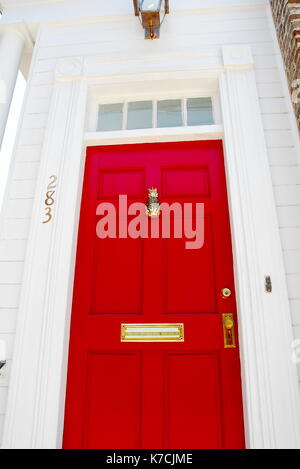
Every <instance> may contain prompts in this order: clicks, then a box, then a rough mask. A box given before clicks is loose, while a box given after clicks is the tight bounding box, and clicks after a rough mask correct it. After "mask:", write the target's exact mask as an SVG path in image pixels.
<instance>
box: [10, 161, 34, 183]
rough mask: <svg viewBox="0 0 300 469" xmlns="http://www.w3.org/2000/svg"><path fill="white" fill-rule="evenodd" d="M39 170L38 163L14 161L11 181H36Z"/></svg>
mask: <svg viewBox="0 0 300 469" xmlns="http://www.w3.org/2000/svg"><path fill="white" fill-rule="evenodd" d="M38 170H39V162H38V161H19V160H18V159H17V160H16V163H15V166H14V170H13V175H12V177H13V179H14V180H19V181H20V180H28V179H36V177H37V175H38Z"/></svg>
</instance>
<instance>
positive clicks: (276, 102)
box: [259, 70, 288, 115]
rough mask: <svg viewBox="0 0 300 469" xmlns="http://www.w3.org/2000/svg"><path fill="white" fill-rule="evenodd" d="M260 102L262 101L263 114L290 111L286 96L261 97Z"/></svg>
mask: <svg viewBox="0 0 300 469" xmlns="http://www.w3.org/2000/svg"><path fill="white" fill-rule="evenodd" d="M271 71H273V70H271ZM261 83H264V82H261ZM272 83H273V82H272ZM259 102H260V108H261V112H262V114H263V115H264V114H277V113H287V112H288V111H287V103H286V100H285V98H274V97H273V98H260V100H259Z"/></svg>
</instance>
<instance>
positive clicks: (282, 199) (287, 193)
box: [272, 166, 300, 207]
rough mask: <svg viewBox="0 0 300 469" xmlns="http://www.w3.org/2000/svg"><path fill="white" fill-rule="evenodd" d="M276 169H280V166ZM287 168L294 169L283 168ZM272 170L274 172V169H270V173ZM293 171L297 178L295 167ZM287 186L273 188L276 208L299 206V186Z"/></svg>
mask: <svg viewBox="0 0 300 469" xmlns="http://www.w3.org/2000/svg"><path fill="white" fill-rule="evenodd" d="M276 168H278V169H280V166H276ZM287 168H294V167H293V166H287V167H285V169H287ZM273 170H274V167H273V168H272V171H273ZM294 171H296V176H297V172H298V168H297V167H296V168H295V169H294ZM286 174H287V172H286ZM278 179H280V178H278ZM288 184H289V185H286V186H275V187H274V195H275V201H276V205H277V206H278V207H282V206H287V205H299V206H300V185H292V184H290V183H288Z"/></svg>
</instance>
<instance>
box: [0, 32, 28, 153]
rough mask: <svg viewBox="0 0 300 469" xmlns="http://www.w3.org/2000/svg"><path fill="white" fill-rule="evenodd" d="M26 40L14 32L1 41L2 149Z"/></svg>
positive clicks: (0, 122) (0, 138) (0, 141)
mask: <svg viewBox="0 0 300 469" xmlns="http://www.w3.org/2000/svg"><path fill="white" fill-rule="evenodd" d="M24 45H25V39H24V38H23V37H22V35H21V34H19V33H18V32H14V31H12V30H11V31H6V32H5V33H4V34H3V36H2V37H1V39H0V91H1V92H0V148H1V145H2V141H3V136H4V132H5V127H6V122H7V118H8V113H9V109H10V105H11V101H12V97H13V92H14V89H15V84H16V80H17V76H18V71H19V68H20V62H21V58H22V53H23V49H24Z"/></svg>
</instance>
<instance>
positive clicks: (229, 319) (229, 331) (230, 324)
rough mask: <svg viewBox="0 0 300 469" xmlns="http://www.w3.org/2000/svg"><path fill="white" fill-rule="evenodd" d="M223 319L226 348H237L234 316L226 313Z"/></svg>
mask: <svg viewBox="0 0 300 469" xmlns="http://www.w3.org/2000/svg"><path fill="white" fill-rule="evenodd" d="M222 317H223V334H224V348H236V344H235V330H234V319H233V314H232V313H224V314H223V315H222Z"/></svg>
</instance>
